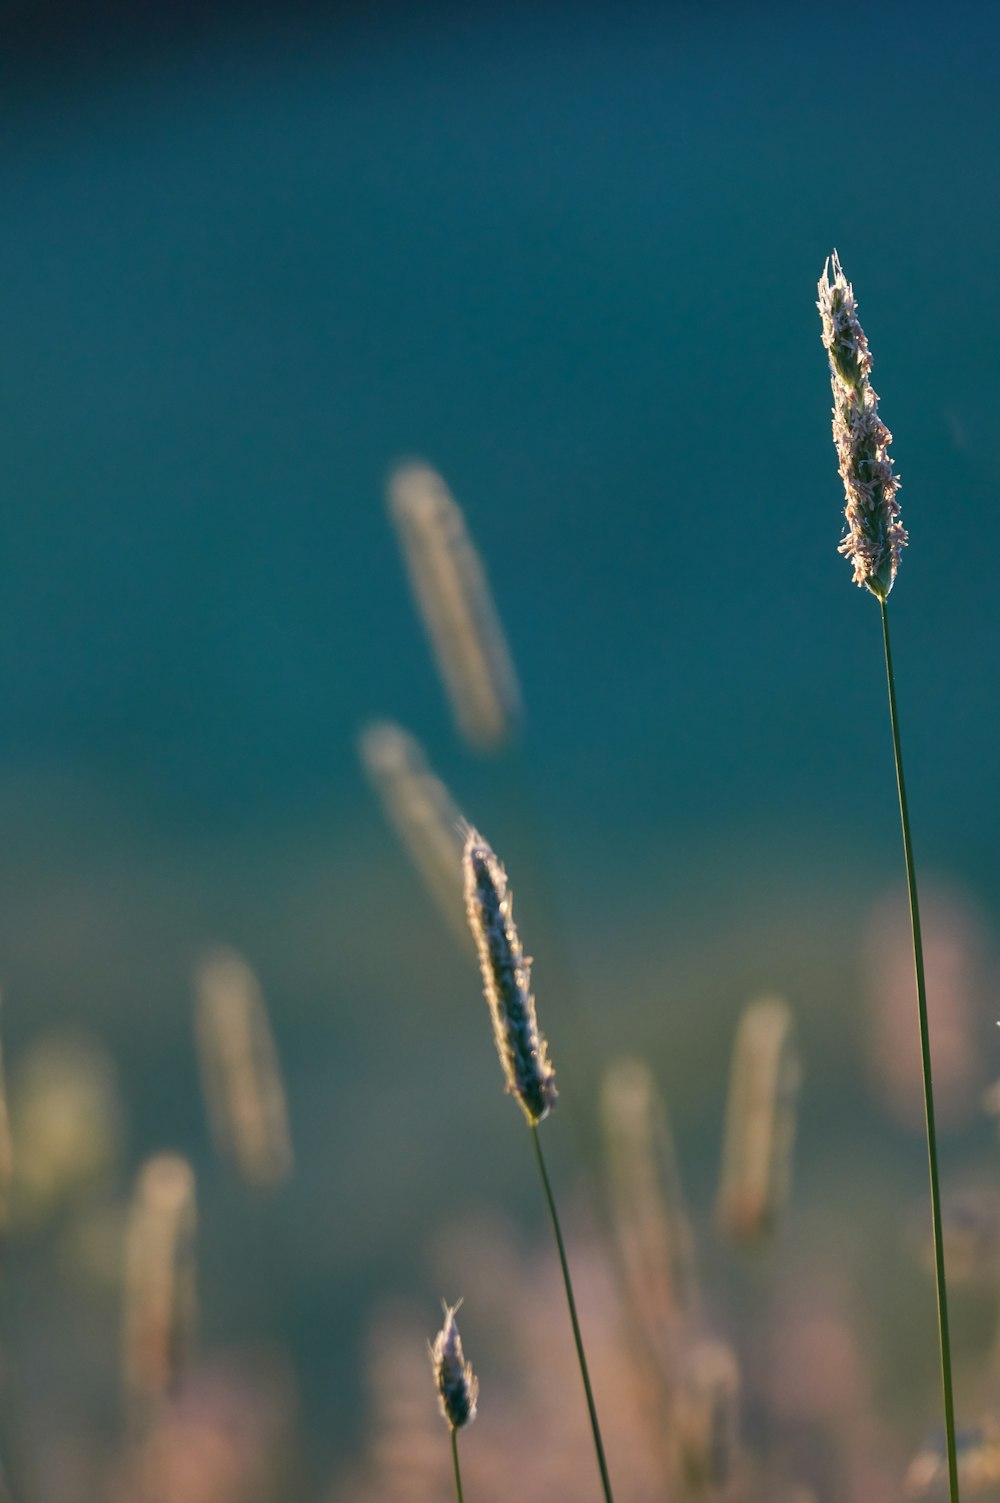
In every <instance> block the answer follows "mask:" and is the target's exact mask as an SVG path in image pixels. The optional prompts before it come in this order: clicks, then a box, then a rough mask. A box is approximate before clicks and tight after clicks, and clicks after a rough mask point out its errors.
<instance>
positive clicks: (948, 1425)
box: [879, 599, 959, 1503]
mask: <svg viewBox="0 0 1000 1503" xmlns="http://www.w3.org/2000/svg"><path fill="white" fill-rule="evenodd" d="M879 604H880V605H881V607H882V640H883V643H884V645H885V671H886V676H887V678H888V681H889V718H890V720H891V722H892V749H893V754H894V756H895V759H896V786H897V788H898V789H899V815H900V819H901V821H902V826H903V857H904V860H905V862H906V887H907V891H908V893H909V899H910V923H911V926H912V929H913V965H914V970H915V971H916V979H917V1013H918V1017H919V1021H920V1059H921V1064H922V1067H923V1077H924V1112H925V1115H926V1119H927V1157H928V1161H929V1166H930V1180H931V1218H932V1221H933V1225H934V1279H935V1283H936V1286H937V1312H938V1337H939V1340H940V1345H941V1387H942V1390H943V1393H944V1427H945V1444H946V1447H947V1452H948V1485H949V1490H950V1494H951V1503H959V1495H958V1457H957V1452H956V1446H955V1399H954V1392H953V1388H952V1376H951V1339H950V1336H949V1332H948V1290H947V1285H946V1283H945V1272H944V1235H943V1232H942V1229H941V1188H940V1184H939V1182H938V1156H937V1131H936V1128H935V1122H934V1085H933V1080H932V1076H931V1043H930V1030H929V1027H928V1022H927V987H926V983H925V980H924V949H923V941H922V939H921V935H920V905H919V903H918V900H917V874H916V868H915V866H914V863H913V846H912V842H911V839H910V815H909V810H908V807H907V803H906V780H905V778H904V777H903V753H902V750H901V748H900V741H899V715H898V713H897V709H896V684H895V679H894V677H893V672H892V647H891V644H890V641H889V611H888V607H887V605H886V602H885V600H884V599H880V600H879Z"/></svg>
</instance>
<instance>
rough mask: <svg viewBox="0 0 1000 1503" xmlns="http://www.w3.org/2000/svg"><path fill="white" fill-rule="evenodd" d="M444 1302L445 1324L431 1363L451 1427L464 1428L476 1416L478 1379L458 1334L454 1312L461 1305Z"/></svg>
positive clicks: (455, 1428)
mask: <svg viewBox="0 0 1000 1503" xmlns="http://www.w3.org/2000/svg"><path fill="white" fill-rule="evenodd" d="M461 1303H462V1301H461V1300H459V1302H458V1304H457V1305H449V1304H447V1303H446V1302H445V1303H444V1325H443V1326H442V1327H441V1329H440V1331H439V1332H438V1334H437V1336H436V1337H435V1338H434V1342H433V1345H432V1346H431V1364H432V1366H433V1368H434V1381H435V1383H436V1384H437V1391H438V1399H439V1400H440V1403H441V1413H442V1414H443V1415H444V1417H445V1419H446V1420H447V1422H448V1424H449V1425H450V1427H451V1429H452V1430H461V1428H462V1426H463V1425H471V1423H472V1421H473V1420H474V1419H475V1417H476V1402H477V1400H478V1398H479V1380H478V1379H477V1377H476V1375H475V1373H474V1372H473V1371H472V1364H471V1362H466V1360H465V1353H464V1352H463V1351H462V1338H461V1336H460V1335H459V1334H458V1323H457V1321H456V1320H455V1314H456V1312H457V1310H458V1308H459V1306H460V1305H461Z"/></svg>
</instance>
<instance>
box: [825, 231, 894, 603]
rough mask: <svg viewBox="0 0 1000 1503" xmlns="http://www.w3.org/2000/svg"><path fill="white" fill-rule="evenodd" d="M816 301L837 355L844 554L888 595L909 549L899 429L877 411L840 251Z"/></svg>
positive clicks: (833, 361) (861, 581)
mask: <svg viewBox="0 0 1000 1503" xmlns="http://www.w3.org/2000/svg"><path fill="white" fill-rule="evenodd" d="M831 270H832V276H831ZM816 306H817V307H818V308H819V312H820V317H821V319H822V321H823V344H824V346H825V348H826V351H827V354H828V355H829V357H830V384H831V386H832V388H833V442H834V446H835V448H836V450H837V460H838V464H839V470H840V478H841V480H843V482H844V495H845V497H846V507H845V518H846V521H847V532H846V533H845V535H844V537H843V539H842V540H841V543H840V550H839V551H840V552H841V553H844V554H846V555H847V557H848V558H849V559H850V560H851V562H852V563H853V565H854V582H855V584H857V585H865V586H866V587H867V588H868V589H869V590H871V592H872V594H873V595H876V596H878V598H879V599H880V600H885V599H886V597H887V596H888V594H889V591H890V590H891V589H892V586H893V584H894V582H895V579H896V571H897V569H898V568H899V561H900V558H901V556H902V552H903V548H904V547H905V546H906V530H905V528H904V527H903V524H902V523H901V521H900V519H899V505H898V503H897V501H896V492H897V491H898V490H899V480H898V478H897V477H896V475H895V474H894V472H893V468H892V460H891V459H890V458H889V445H890V444H891V443H892V434H891V433H890V432H889V430H888V428H887V427H886V426H885V424H884V423H883V422H882V420H881V418H880V417H879V415H878V395H877V393H876V392H875V390H874V388H873V387H872V385H871V382H870V380H869V375H870V373H871V367H872V357H871V352H870V350H869V348H868V340H867V339H866V338H865V331H864V330H863V329H862V327H861V325H860V323H859V322H858V305H857V302H856V301H855V297H854V289H853V288H852V286H851V284H850V282H849V281H848V280H847V278H846V277H845V276H844V269H843V267H842V266H841V264H840V257H839V256H838V255H837V252H836V251H834V253H833V255H832V257H829V258H828V259H827V262H826V265H825V266H824V267H823V275H822V276H821V277H820V279H819V300H818V302H817V304H816Z"/></svg>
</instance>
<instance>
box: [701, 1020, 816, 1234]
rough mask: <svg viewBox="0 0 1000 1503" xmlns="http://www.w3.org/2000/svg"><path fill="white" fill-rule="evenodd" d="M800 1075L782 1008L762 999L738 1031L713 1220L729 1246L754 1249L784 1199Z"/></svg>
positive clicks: (788, 1179) (741, 1023) (788, 1175)
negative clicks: (738, 1244) (751, 1244)
mask: <svg viewBox="0 0 1000 1503" xmlns="http://www.w3.org/2000/svg"><path fill="white" fill-rule="evenodd" d="M800 1079H801V1069H800V1065H799V1060H798V1054H797V1052H796V1049H795V1044H794V1041H793V1036H792V1016H791V1012H790V1011H789V1008H788V1006H787V1004H786V1003H784V1002H782V1001H780V1000H779V999H777V998H762V999H760V1000H759V1001H757V1002H752V1003H751V1004H750V1005H749V1007H747V1009H746V1011H745V1012H744V1014H743V1016H742V1018H741V1019H740V1024H739V1027H738V1029H737V1031H736V1041H735V1043H734V1046H733V1059H732V1066H731V1069H730V1078H729V1099H728V1101H727V1104H726V1126H725V1138H724V1142H723V1151H722V1175H721V1183H720V1187H719V1198H718V1204H717V1207H716V1215H717V1218H718V1222H719V1225H720V1227H721V1229H722V1230H723V1232H725V1234H726V1235H727V1236H728V1237H729V1238H731V1239H732V1241H734V1242H741V1243H748V1242H756V1241H758V1240H759V1239H760V1238H762V1237H764V1236H766V1235H767V1234H768V1233H769V1232H770V1231H771V1230H772V1229H773V1227H774V1225H775V1222H776V1221H777V1218H778V1216H779V1215H780V1213H781V1210H782V1208H783V1206H784V1204H785V1202H786V1201H787V1199H788V1193H789V1189H790V1186H791V1175H792V1147H793V1144H794V1139H795V1114H796V1100H797V1097H798V1090H799V1083H800Z"/></svg>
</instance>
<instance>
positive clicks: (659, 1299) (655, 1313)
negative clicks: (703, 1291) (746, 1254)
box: [601, 1059, 700, 1360]
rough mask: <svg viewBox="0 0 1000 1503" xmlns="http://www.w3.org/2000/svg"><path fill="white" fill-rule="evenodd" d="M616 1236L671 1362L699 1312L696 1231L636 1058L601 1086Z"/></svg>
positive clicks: (633, 1290) (651, 1083) (640, 1305)
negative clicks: (680, 1334)
mask: <svg viewBox="0 0 1000 1503" xmlns="http://www.w3.org/2000/svg"><path fill="white" fill-rule="evenodd" d="M601 1120H602V1126H603V1132H604V1143H605V1152H606V1156H607V1161H608V1171H609V1187H610V1194H611V1203H612V1211H613V1220H614V1226H615V1232H616V1235H617V1236H618V1239H619V1243H620V1246H621V1251H622V1258H623V1261H624V1265H625V1274H626V1278H627V1280H628V1284H629V1288H630V1294H631V1296H632V1298H633V1299H634V1302H635V1304H636V1307H637V1309H638V1310H640V1311H641V1312H642V1318H643V1321H644V1323H645V1326H646V1329H647V1332H648V1334H649V1335H650V1337H651V1338H654V1340H655V1344H656V1346H657V1347H658V1348H659V1347H660V1345H661V1342H662V1343H664V1344H665V1345H666V1346H667V1348H668V1350H667V1351H666V1352H664V1351H659V1352H658V1355H659V1356H660V1357H661V1358H663V1359H667V1360H669V1348H670V1347H671V1346H672V1344H673V1338H674V1335H675V1334H676V1331H677V1330H678V1329H679V1328H680V1327H682V1326H689V1325H693V1324H694V1323H695V1322H696V1321H697V1319H698V1314H699V1305H700V1298H699V1290H698V1273H697V1266H696V1259H695V1246H694V1233H693V1230H692V1227H691V1221H690V1217H689V1216H688V1211H687V1206H686V1204H685V1200H684V1190H683V1187H682V1184H681V1177H680V1169H679V1167H678V1163H677V1154H676V1150H675V1147H674V1140H673V1134H672V1133H671V1130H670V1122H669V1119H668V1116H667V1110H666V1105H665V1103H664V1101H663V1098H662V1096H661V1095H660V1093H659V1091H658V1090H657V1087H656V1082H655V1080H654V1078H653V1074H652V1071H651V1070H650V1069H649V1068H648V1066H647V1065H645V1064H643V1063H642V1061H641V1060H637V1059H623V1060H618V1061H617V1062H616V1063H615V1064H613V1065H612V1066H611V1068H610V1069H609V1070H608V1071H607V1073H606V1075H605V1077H604V1081H603V1084H602V1088H601Z"/></svg>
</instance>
